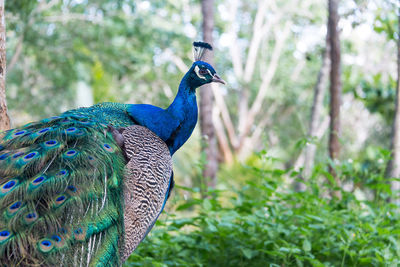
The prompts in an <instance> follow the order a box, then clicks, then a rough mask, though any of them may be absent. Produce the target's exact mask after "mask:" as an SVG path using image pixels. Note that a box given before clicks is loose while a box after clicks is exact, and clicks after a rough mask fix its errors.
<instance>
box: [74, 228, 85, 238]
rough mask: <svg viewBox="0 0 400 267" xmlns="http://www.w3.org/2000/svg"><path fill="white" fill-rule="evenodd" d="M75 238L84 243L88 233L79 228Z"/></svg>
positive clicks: (75, 232)
mask: <svg viewBox="0 0 400 267" xmlns="http://www.w3.org/2000/svg"><path fill="white" fill-rule="evenodd" d="M74 237H75V239H76V240H79V241H83V240H85V238H86V231H85V230H84V229H82V227H78V228H76V229H75V230H74Z"/></svg>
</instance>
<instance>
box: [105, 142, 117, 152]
mask: <svg viewBox="0 0 400 267" xmlns="http://www.w3.org/2000/svg"><path fill="white" fill-rule="evenodd" d="M102 147H103V149H104V150H105V151H107V152H109V153H113V152H114V151H115V150H114V148H113V147H112V146H110V145H109V144H103V145H102Z"/></svg>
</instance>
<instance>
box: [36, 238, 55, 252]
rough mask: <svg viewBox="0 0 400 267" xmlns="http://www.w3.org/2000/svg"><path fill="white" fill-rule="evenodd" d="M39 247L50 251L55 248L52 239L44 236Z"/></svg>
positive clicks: (44, 250) (42, 250) (43, 250)
mask: <svg viewBox="0 0 400 267" xmlns="http://www.w3.org/2000/svg"><path fill="white" fill-rule="evenodd" d="M38 247H39V250H40V251H41V252H50V251H51V250H52V249H53V248H54V244H53V242H52V240H50V239H48V238H43V239H41V240H39V242H38Z"/></svg>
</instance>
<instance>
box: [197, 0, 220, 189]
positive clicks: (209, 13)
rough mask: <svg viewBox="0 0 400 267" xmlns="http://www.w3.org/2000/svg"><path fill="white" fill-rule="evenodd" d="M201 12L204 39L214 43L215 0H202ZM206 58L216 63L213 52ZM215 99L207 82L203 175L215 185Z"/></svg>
mask: <svg viewBox="0 0 400 267" xmlns="http://www.w3.org/2000/svg"><path fill="white" fill-rule="evenodd" d="M201 12H202V15H203V26H202V27H203V39H204V41H205V42H207V43H209V44H211V45H212V44H213V37H212V33H213V29H214V0H202V1H201ZM205 60H206V61H207V62H209V63H210V64H213V63H214V58H213V55H212V53H207V54H206V57H205ZM213 105H214V99H213V92H212V89H211V85H209V84H207V85H204V86H202V88H200V128H201V135H202V136H203V137H204V138H203V148H202V149H203V152H204V153H205V156H206V163H205V166H204V170H203V177H204V178H205V179H208V186H210V187H215V185H216V173H217V170H218V146H217V139H216V135H215V129H214V125H213V119H212V111H213Z"/></svg>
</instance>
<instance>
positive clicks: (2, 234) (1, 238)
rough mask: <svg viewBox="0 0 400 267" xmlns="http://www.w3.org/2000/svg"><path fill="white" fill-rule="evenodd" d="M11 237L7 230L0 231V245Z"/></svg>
mask: <svg viewBox="0 0 400 267" xmlns="http://www.w3.org/2000/svg"><path fill="white" fill-rule="evenodd" d="M11 236H12V233H11V232H10V231H8V230H4V229H3V230H0V244H1V243H3V242H5V241H6V240H8V239H9V238H10V237H11Z"/></svg>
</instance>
